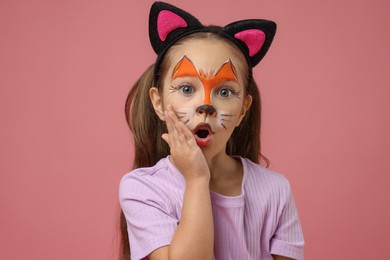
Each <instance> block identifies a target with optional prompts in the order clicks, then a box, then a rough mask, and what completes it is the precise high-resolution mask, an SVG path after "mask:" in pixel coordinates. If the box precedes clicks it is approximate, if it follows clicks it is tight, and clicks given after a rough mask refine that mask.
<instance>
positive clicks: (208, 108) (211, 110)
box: [196, 105, 217, 116]
mask: <svg viewBox="0 0 390 260" xmlns="http://www.w3.org/2000/svg"><path fill="white" fill-rule="evenodd" d="M196 113H198V114H206V115H207V116H215V115H216V114H217V110H216V109H215V107H213V106H212V105H202V106H199V107H197V108H196Z"/></svg>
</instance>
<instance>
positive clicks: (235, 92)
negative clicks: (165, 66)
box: [162, 40, 251, 150]
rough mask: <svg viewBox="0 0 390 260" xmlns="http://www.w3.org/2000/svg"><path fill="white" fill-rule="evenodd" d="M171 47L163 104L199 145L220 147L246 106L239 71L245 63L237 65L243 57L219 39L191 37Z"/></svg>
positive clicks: (246, 101) (238, 121)
mask: <svg viewBox="0 0 390 260" xmlns="http://www.w3.org/2000/svg"><path fill="white" fill-rule="evenodd" d="M187 45H188V46H187ZM174 48H175V52H174V55H172V57H171V59H172V61H173V62H171V66H170V69H169V70H168V76H166V79H165V82H164V88H163V98H162V99H163V103H164V106H166V105H168V104H170V105H172V106H173V108H174V110H175V111H176V114H177V116H178V118H179V120H181V121H182V122H183V123H184V124H186V125H187V126H188V128H189V129H190V130H191V131H192V132H193V133H194V136H195V139H196V141H197V143H198V145H199V146H201V147H203V148H208V147H210V146H214V147H217V148H219V149H221V150H222V149H224V147H225V146H226V143H227V141H228V139H229V138H230V135H231V134H232V132H233V130H234V128H235V127H236V126H238V125H239V123H240V122H241V119H242V118H243V116H244V114H245V111H246V110H247V109H248V108H249V106H250V101H251V97H245V89H244V75H245V74H244V73H243V72H242V71H244V70H245V69H246V67H245V66H242V67H239V66H240V65H241V64H242V62H244V64H245V60H244V58H243V57H241V56H239V54H238V53H237V52H235V50H234V49H233V48H231V47H230V46H229V45H228V44H227V43H225V42H222V41H219V40H192V41H190V42H186V43H184V44H182V45H179V46H175V47H174ZM237 66H238V68H236V67H237ZM248 99H249V101H248Z"/></svg>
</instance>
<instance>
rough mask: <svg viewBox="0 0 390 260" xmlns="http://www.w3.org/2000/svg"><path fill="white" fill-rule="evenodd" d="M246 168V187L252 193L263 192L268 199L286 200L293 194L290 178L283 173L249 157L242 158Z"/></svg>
mask: <svg viewBox="0 0 390 260" xmlns="http://www.w3.org/2000/svg"><path fill="white" fill-rule="evenodd" d="M241 161H242V164H243V168H244V176H245V177H244V178H245V179H244V189H245V190H246V191H247V192H249V193H250V192H252V194H261V197H262V198H264V199H266V200H277V201H278V202H279V203H284V202H286V201H287V200H288V199H289V197H290V196H291V187H290V183H289V181H288V179H287V178H286V177H285V176H284V175H283V174H281V173H279V172H276V171H274V170H271V169H268V168H265V167H264V166H262V165H259V164H257V163H254V162H252V161H250V160H249V159H246V158H242V159H241Z"/></svg>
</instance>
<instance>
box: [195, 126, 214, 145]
mask: <svg viewBox="0 0 390 260" xmlns="http://www.w3.org/2000/svg"><path fill="white" fill-rule="evenodd" d="M213 134H214V132H213V131H212V130H211V126H210V125H209V124H201V125H198V126H197V127H196V128H195V130H194V136H195V140H196V143H197V144H198V145H199V146H202V147H204V146H208V145H209V144H210V142H211V140H212V136H213Z"/></svg>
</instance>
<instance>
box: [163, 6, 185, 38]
mask: <svg viewBox="0 0 390 260" xmlns="http://www.w3.org/2000/svg"><path fill="white" fill-rule="evenodd" d="M186 27H187V22H186V21H185V20H184V19H183V18H181V17H180V16H179V15H177V14H175V13H173V12H171V11H168V10H163V11H161V12H160V13H159V14H158V17H157V32H158V36H159V37H160V40H161V41H165V39H166V38H167V36H168V35H169V34H170V33H171V32H172V31H173V30H175V29H177V28H186Z"/></svg>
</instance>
